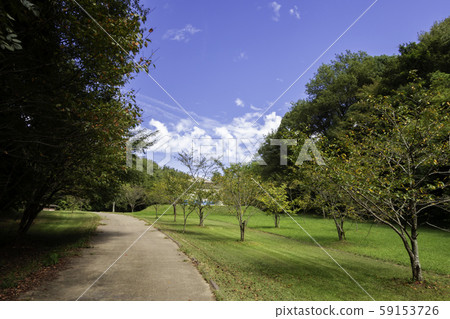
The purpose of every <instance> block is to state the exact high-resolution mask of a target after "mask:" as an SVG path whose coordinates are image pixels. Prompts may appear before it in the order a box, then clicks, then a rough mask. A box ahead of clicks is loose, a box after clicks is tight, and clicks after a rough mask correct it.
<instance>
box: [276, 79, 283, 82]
mask: <svg viewBox="0 0 450 319" xmlns="http://www.w3.org/2000/svg"><path fill="white" fill-rule="evenodd" d="M276 80H277V81H278V82H283V81H284V80H283V79H282V78H276Z"/></svg>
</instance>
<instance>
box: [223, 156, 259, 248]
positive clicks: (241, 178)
mask: <svg viewBox="0 0 450 319" xmlns="http://www.w3.org/2000/svg"><path fill="white" fill-rule="evenodd" d="M217 180H218V183H219V187H220V197H221V199H222V200H223V203H224V204H225V205H228V207H229V209H230V210H232V211H233V213H234V214H235V216H236V218H237V220H238V222H239V229H240V233H241V241H244V239H245V228H246V226H247V224H248V221H249V219H250V217H251V216H252V213H251V212H250V211H249V208H250V207H251V206H254V205H255V204H256V203H257V200H258V195H259V194H260V193H261V188H260V187H259V185H258V184H256V183H255V180H254V176H253V174H252V171H251V168H250V166H249V165H245V164H231V165H230V167H228V168H223V175H222V176H220V177H219V176H218V177H217Z"/></svg>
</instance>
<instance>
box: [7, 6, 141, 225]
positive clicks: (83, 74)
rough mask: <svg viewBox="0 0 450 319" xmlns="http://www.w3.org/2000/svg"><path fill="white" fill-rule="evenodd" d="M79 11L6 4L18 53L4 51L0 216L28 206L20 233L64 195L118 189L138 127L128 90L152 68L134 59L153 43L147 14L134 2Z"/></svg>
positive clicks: (15, 49)
mask: <svg viewBox="0 0 450 319" xmlns="http://www.w3.org/2000/svg"><path fill="white" fill-rule="evenodd" d="M22 3H26V4H28V6H29V2H28V1H22ZM79 4H80V5H81V6H82V8H83V9H82V8H80V7H79V6H78V5H77V3H76V2H73V1H58V2H53V1H33V5H32V6H31V9H30V10H27V9H26V8H23V7H21V6H20V5H19V2H18V1H10V2H6V3H5V2H2V7H1V9H2V10H3V12H5V13H7V17H8V18H12V19H10V20H8V21H7V23H3V22H4V21H5V20H4V17H3V16H2V17H0V28H5V29H2V30H1V33H0V35H2V36H3V35H5V34H8V33H11V30H13V31H14V34H16V35H17V39H18V41H20V47H17V46H15V47H14V50H10V48H9V47H8V46H4V45H3V46H2V48H1V49H0V61H1V65H2V68H1V69H0V85H1V90H2V92H1V95H2V102H1V109H0V128H1V129H0V132H1V133H0V163H1V164H0V165H1V170H0V211H1V212H5V211H8V210H11V209H18V208H21V207H23V208H24V212H23V218H22V221H21V224H20V231H21V232H26V231H27V230H28V229H29V227H30V226H31V224H32V222H33V220H34V218H35V217H36V216H37V214H38V213H39V212H40V211H41V209H42V207H43V206H44V205H46V204H47V203H49V202H50V201H51V200H52V198H53V197H54V195H55V194H57V193H59V192H64V193H66V194H70V193H71V190H72V189H80V188H85V189H86V188H87V189H92V188H94V187H98V188H108V187H112V188H114V187H116V189H117V186H116V185H118V179H119V178H118V177H119V176H120V174H121V172H122V171H123V169H124V165H125V137H126V136H127V135H128V132H129V129H130V128H132V127H134V126H135V125H136V124H138V117H139V114H140V110H139V108H138V107H137V106H136V104H135V102H134V98H133V93H132V92H131V93H124V92H123V91H122V90H121V87H122V86H123V85H124V84H125V83H126V82H127V81H128V80H129V79H130V78H131V77H132V74H133V73H134V72H136V71H139V70H140V69H142V68H147V67H148V65H149V63H150V60H149V59H146V58H142V59H140V60H139V63H135V62H134V61H133V59H134V58H135V57H136V56H137V55H138V52H139V50H140V49H141V48H142V47H143V46H147V43H148V39H147V36H146V35H145V34H144V32H145V28H144V27H143V23H144V22H145V20H146V15H147V13H148V12H147V11H146V10H144V9H142V8H141V7H140V6H139V3H138V1H132V0H125V1H124V0H120V1H119V0H112V1H108V3H105V4H102V5H98V4H97V3H96V2H92V1H86V0H80V1H79ZM84 10H85V11H86V12H88V13H89V14H90V15H91V16H92V17H93V18H94V19H95V21H94V20H93V19H92V18H91V17H90V16H89V15H88V14H86V12H85V11H84ZM3 12H2V13H3ZM97 22H98V24H100V25H101V27H102V28H103V29H104V31H106V32H104V31H103V30H102V29H101V28H100V27H99V26H98V25H97ZM106 33H108V34H109V35H108V34H106ZM111 37H112V38H113V39H114V40H112V39H111ZM9 39H12V38H11V36H10V37H9ZM0 40H2V39H1V38H0ZM16 43H17V42H16Z"/></svg>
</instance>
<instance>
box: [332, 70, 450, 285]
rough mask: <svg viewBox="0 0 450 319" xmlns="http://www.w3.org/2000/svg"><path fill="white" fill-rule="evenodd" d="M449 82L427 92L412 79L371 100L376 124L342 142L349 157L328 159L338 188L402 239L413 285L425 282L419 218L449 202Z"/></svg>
mask: <svg viewBox="0 0 450 319" xmlns="http://www.w3.org/2000/svg"><path fill="white" fill-rule="evenodd" d="M449 79H450V75H448V74H443V73H440V72H437V73H435V74H433V75H432V84H431V87H430V88H425V87H424V86H423V84H424V81H423V80H421V79H418V78H414V81H413V82H410V83H409V84H408V85H407V86H405V87H403V88H401V89H399V90H397V91H396V92H395V93H394V94H392V95H391V96H384V97H373V96H370V95H369V96H368V97H367V99H366V101H365V103H368V104H370V105H371V106H372V108H374V109H375V110H376V113H375V114H374V115H373V116H374V117H375V119H376V120H375V119H373V121H371V122H369V123H358V126H357V129H356V127H355V132H349V134H347V135H346V137H343V140H344V141H345V142H346V148H347V150H348V152H346V153H343V154H339V149H338V150H336V149H334V156H329V158H330V163H331V166H330V169H331V171H332V172H333V173H334V174H335V178H336V183H337V184H338V185H341V187H343V189H344V190H345V191H346V192H347V193H348V194H349V196H350V197H351V198H352V199H353V200H354V201H355V202H356V203H357V204H358V205H360V206H361V207H362V208H363V209H364V210H365V213H367V214H369V215H370V216H372V218H374V219H375V220H377V221H378V222H381V223H383V224H385V225H387V226H389V227H391V228H392V229H393V230H394V231H395V232H396V233H397V235H398V236H399V237H400V238H401V240H402V242H403V245H404V247H405V249H406V252H407V254H408V256H409V259H410V264H411V270H412V279H413V280H415V281H422V280H423V274H422V267H421V264H420V259H419V241H418V236H419V232H418V230H419V218H420V217H421V216H422V215H424V214H426V213H427V211H429V209H430V208H432V207H439V206H442V205H445V204H446V203H449V202H450V196H449V194H448V192H447V191H446V190H447V187H448V186H449V175H450V171H449V167H450V155H449V154H450V153H449V151H448V150H449V138H448V132H449V131H450V117H449V114H450V112H449V107H450V102H449V99H448V97H449V96H450V87H449V85H448V83H449ZM373 123H377V125H376V126H374V125H373Z"/></svg>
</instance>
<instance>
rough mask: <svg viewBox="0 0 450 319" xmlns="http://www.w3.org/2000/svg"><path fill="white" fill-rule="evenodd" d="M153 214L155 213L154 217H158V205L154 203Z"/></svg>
mask: <svg viewBox="0 0 450 319" xmlns="http://www.w3.org/2000/svg"><path fill="white" fill-rule="evenodd" d="M155 214H156V218H158V205H155Z"/></svg>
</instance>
